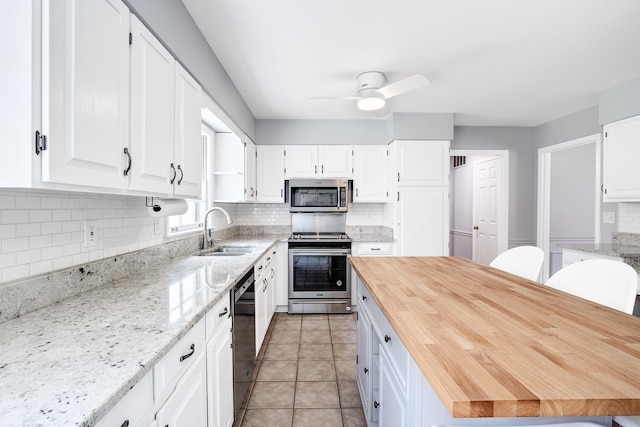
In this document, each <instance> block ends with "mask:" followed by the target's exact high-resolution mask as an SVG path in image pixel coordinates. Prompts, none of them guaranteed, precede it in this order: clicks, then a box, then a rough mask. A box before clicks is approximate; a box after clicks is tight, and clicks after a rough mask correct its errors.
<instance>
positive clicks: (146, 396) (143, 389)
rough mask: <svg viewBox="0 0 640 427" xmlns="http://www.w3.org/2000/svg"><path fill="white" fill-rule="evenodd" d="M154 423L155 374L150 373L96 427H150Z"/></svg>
mask: <svg viewBox="0 0 640 427" xmlns="http://www.w3.org/2000/svg"><path fill="white" fill-rule="evenodd" d="M152 422H153V373H152V371H149V372H148V373H147V374H146V375H145V376H144V377H143V378H142V379H141V380H140V381H139V382H138V383H137V384H136V385H135V386H134V387H133V388H132V389H131V390H130V391H129V392H128V393H127V394H126V395H125V396H124V397H123V398H122V399H120V401H119V402H118V403H117V404H116V406H114V407H113V409H111V410H110V411H109V412H108V413H107V415H105V416H104V417H103V418H102V419H101V420H100V421H99V422H98V424H96V427H121V426H129V427H148V426H149V425H151V423H152Z"/></svg>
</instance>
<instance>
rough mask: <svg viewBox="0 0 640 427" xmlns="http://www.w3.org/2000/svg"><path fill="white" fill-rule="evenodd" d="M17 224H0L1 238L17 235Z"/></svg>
mask: <svg viewBox="0 0 640 427" xmlns="http://www.w3.org/2000/svg"><path fill="white" fill-rule="evenodd" d="M16 229H17V228H16V225H15V224H2V225H0V239H9V238H11V237H16Z"/></svg>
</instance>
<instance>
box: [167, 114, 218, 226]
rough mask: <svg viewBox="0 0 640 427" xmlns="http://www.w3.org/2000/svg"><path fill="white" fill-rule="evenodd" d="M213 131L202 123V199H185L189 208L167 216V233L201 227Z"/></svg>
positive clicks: (207, 186) (206, 199)
mask: <svg viewBox="0 0 640 427" xmlns="http://www.w3.org/2000/svg"><path fill="white" fill-rule="evenodd" d="M213 138H214V132H213V130H211V129H210V128H209V127H207V126H205V125H202V159H203V160H202V161H203V162H204V164H203V165H202V196H201V197H202V200H187V204H188V205H189V208H188V209H187V212H186V213H184V214H182V215H175V216H169V217H167V235H171V234H176V233H182V232H185V231H191V230H199V229H202V227H203V224H202V222H203V219H204V213H205V210H206V207H207V201H208V197H209V194H210V192H209V191H210V189H209V186H210V185H211V183H210V182H209V180H208V179H207V177H208V176H211V173H210V172H211V162H210V159H209V153H211V152H212V148H213Z"/></svg>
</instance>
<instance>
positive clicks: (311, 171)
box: [284, 145, 319, 179]
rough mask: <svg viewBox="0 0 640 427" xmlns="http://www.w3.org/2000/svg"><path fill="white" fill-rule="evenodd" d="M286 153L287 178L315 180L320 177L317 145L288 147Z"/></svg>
mask: <svg viewBox="0 0 640 427" xmlns="http://www.w3.org/2000/svg"><path fill="white" fill-rule="evenodd" d="M284 152H285V157H284V176H285V178H287V179H288V178H315V177H317V176H318V173H319V171H318V146H317V145H287V146H286V147H285V150H284Z"/></svg>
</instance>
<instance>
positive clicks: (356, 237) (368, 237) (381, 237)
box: [349, 233, 395, 243]
mask: <svg viewBox="0 0 640 427" xmlns="http://www.w3.org/2000/svg"><path fill="white" fill-rule="evenodd" d="M349 237H351V241H352V242H356V243H359V242H394V241H395V240H394V238H393V237H390V236H388V235H385V234H359V233H354V234H349Z"/></svg>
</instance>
